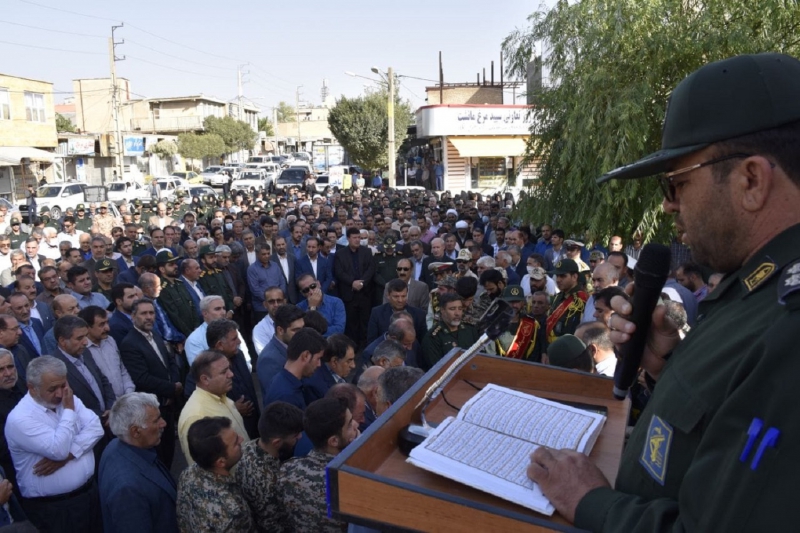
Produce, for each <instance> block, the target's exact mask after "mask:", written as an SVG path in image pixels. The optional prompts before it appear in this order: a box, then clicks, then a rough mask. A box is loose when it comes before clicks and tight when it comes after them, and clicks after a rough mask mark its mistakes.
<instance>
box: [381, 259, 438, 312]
mask: <svg viewBox="0 0 800 533" xmlns="http://www.w3.org/2000/svg"><path fill="white" fill-rule="evenodd" d="M412 274H413V267H412V264H411V259H408V258H405V257H404V258H402V259H400V260H399V261H398V262H397V277H398V279H401V280H403V281H404V282H405V283H406V285H408V305H410V306H412V307H418V308H420V309H427V308H428V305H429V304H430V303H431V293H430V290H429V289H428V285H427V283H423V282H421V281H417V280H415V279H413V278H412V277H411V276H412ZM383 303H385V304H386V303H389V291H388V290H385V291H383Z"/></svg>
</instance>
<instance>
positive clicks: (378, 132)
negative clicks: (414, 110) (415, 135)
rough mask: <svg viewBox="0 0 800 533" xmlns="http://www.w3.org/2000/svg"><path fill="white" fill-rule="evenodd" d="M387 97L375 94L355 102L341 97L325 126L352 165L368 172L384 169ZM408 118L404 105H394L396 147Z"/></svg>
mask: <svg viewBox="0 0 800 533" xmlns="http://www.w3.org/2000/svg"><path fill="white" fill-rule="evenodd" d="M388 100H389V99H388V94H387V92H386V91H379V92H375V93H372V94H368V95H366V96H360V97H357V98H347V97H345V96H343V97H341V98H340V99H338V100H337V101H336V105H335V106H334V107H333V108H332V109H331V111H330V114H329V115H328V126H329V127H330V129H331V133H333V136H334V137H336V140H338V141H339V144H341V145H342V147H343V148H344V149H345V150H347V153H348V154H349V155H350V158H351V159H352V160H353V162H354V163H356V164H358V165H361V166H363V167H365V168H369V169H379V168H387V167H388V164H389V158H388V155H387V150H388V144H389V136H388V131H389V117H388V111H387V108H388V104H389V102H388ZM411 119H412V114H411V107H410V106H409V104H408V102H403V101H401V100H400V99H399V98H396V99H395V105H394V130H395V133H394V137H395V141H396V144H395V146H397V147H399V146H400V145H401V144H402V142H403V139H405V138H406V131H407V130H408V125H409V124H411Z"/></svg>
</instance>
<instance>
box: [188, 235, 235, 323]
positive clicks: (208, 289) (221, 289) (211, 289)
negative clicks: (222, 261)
mask: <svg viewBox="0 0 800 533" xmlns="http://www.w3.org/2000/svg"><path fill="white" fill-rule="evenodd" d="M197 259H198V260H199V261H200V267H201V268H202V271H201V272H200V279H199V280H197V283H199V284H200V288H201V289H203V292H204V293H205V294H206V296H209V295H211V294H214V295H216V296H220V297H222V299H223V300H225V309H226V310H227V311H228V318H231V317H233V307H234V306H233V293H232V292H231V289H230V287H229V286H228V283H227V282H226V281H225V275H224V274H223V273H222V270H220V269H218V268H217V254H216V252H215V251H214V247H213V246H211V245H208V244H207V245H205V246H203V247H202V248H200V251H199V253H198V254H197Z"/></svg>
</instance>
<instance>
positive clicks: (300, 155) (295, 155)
mask: <svg viewBox="0 0 800 533" xmlns="http://www.w3.org/2000/svg"><path fill="white" fill-rule="evenodd" d="M292 159H294V160H295V161H305V162H306V163H308V164H309V165H310V164H311V161H312V159H311V154H309V153H308V152H292Z"/></svg>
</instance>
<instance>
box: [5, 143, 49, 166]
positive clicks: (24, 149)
mask: <svg viewBox="0 0 800 533" xmlns="http://www.w3.org/2000/svg"><path fill="white" fill-rule="evenodd" d="M54 155H55V154H53V152H47V151H45V150H40V149H38V148H34V147H32V146H0V165H2V166H15V165H19V164H20V161H22V159H25V158H27V159H30V160H31V161H36V162H39V163H52V162H53V156H54Z"/></svg>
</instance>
